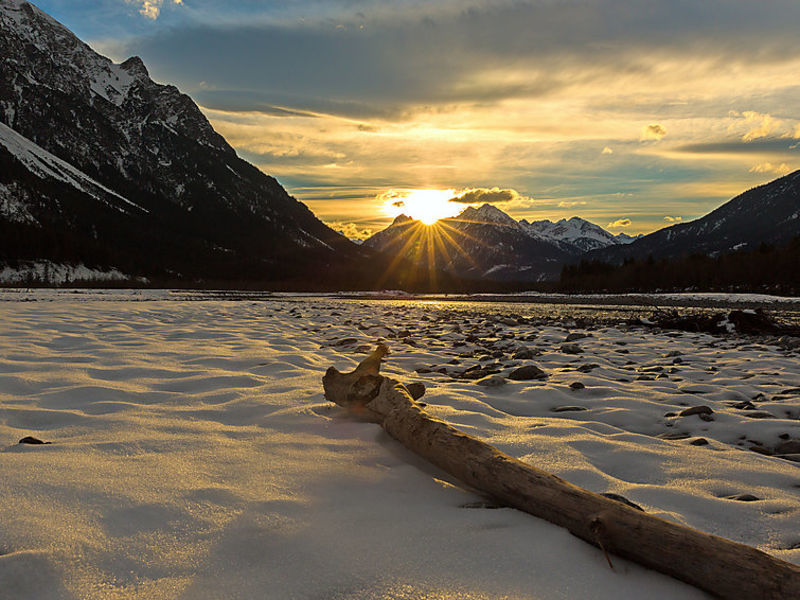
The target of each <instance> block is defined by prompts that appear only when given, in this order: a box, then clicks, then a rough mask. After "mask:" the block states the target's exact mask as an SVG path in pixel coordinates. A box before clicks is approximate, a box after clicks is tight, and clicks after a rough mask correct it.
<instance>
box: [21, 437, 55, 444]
mask: <svg viewBox="0 0 800 600" xmlns="http://www.w3.org/2000/svg"><path fill="white" fill-rule="evenodd" d="M17 443H19V444H31V445H39V444H52V443H53V442H43V441H42V440H40V439H39V438H35V437H33V436H31V435H26V436H25V437H24V438H22V439H21V440H20V441H19V442H17Z"/></svg>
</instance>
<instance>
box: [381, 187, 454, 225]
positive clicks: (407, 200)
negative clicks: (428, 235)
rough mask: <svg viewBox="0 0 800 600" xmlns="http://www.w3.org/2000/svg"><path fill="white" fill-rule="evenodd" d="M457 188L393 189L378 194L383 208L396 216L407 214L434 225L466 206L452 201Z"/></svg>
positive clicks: (387, 212)
mask: <svg viewBox="0 0 800 600" xmlns="http://www.w3.org/2000/svg"><path fill="white" fill-rule="evenodd" d="M455 195H456V194H455V190H406V189H400V190H398V189H393V190H389V191H388V192H384V193H382V194H379V195H378V200H381V201H383V210H384V211H385V212H386V214H387V215H389V216H390V217H392V218H394V217H396V216H398V215H406V216H408V217H411V218H412V219H416V220H417V221H422V222H423V223H425V224H426V225H433V224H434V223H436V221H438V220H439V219H446V218H448V217H454V216H456V215H457V214H458V213H459V212H461V210H462V209H464V208H465V207H464V206H463V205H461V204H459V203H457V202H450V199H451V198H453V197H454V196H455Z"/></svg>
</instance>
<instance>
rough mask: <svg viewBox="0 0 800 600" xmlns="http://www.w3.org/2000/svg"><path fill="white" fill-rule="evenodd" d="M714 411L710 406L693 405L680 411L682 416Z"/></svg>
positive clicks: (705, 413)
mask: <svg viewBox="0 0 800 600" xmlns="http://www.w3.org/2000/svg"><path fill="white" fill-rule="evenodd" d="M713 412H714V411H713V410H711V407H710V406H692V407H691V408H687V409H685V410H682V411H681V412H680V416H681V417H691V416H692V415H710V414H712V413H713Z"/></svg>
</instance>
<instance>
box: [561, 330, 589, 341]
mask: <svg viewBox="0 0 800 600" xmlns="http://www.w3.org/2000/svg"><path fill="white" fill-rule="evenodd" d="M588 337H592V335H591V334H590V333H578V332H575V333H570V334H569V335H568V336H567V337H566V339H564V341H565V342H576V341H578V340H583V339H585V338H588Z"/></svg>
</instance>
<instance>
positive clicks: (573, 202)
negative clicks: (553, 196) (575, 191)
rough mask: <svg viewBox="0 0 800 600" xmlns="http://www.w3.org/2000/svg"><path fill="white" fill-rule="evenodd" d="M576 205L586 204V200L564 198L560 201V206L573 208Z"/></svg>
mask: <svg viewBox="0 0 800 600" xmlns="http://www.w3.org/2000/svg"><path fill="white" fill-rule="evenodd" d="M575 206H586V200H562V201H561V202H559V203H558V207H559V208H573V207H575Z"/></svg>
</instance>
